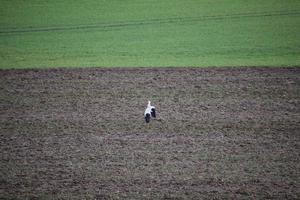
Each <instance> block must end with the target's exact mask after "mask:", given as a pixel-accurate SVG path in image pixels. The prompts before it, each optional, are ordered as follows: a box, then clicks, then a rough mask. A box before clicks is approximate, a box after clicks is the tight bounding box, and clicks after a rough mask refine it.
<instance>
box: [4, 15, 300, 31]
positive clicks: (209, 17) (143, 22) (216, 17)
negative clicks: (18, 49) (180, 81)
mask: <svg viewBox="0 0 300 200" xmlns="http://www.w3.org/2000/svg"><path fill="white" fill-rule="evenodd" d="M275 16H300V11H298V10H291V11H285V12H282V11H272V12H266V13H261V12H252V13H236V14H228V15H207V16H200V17H175V18H165V19H149V20H136V21H118V22H114V23H99V24H85V25H76V26H53V27H36V28H34V27H30V28H22V29H18V28H15V29H6V30H5V29H3V30H0V36H1V35H7V34H14V33H31V32H52V31H68V30H84V29H102V30H101V31H110V30H112V29H114V28H122V27H129V26H145V25H154V24H171V23H185V22H197V21H209V20H212V21H214V20H226V19H239V18H252V17H253V18H255V17H275Z"/></svg>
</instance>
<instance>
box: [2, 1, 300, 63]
mask: <svg viewBox="0 0 300 200" xmlns="http://www.w3.org/2000/svg"><path fill="white" fill-rule="evenodd" d="M1 4H2V5H1V8H0V13H1V17H0V55H1V61H0V68H26V67H30V68H34V67H45V68H47V67H88V66H102V67H112V66H124V67H127V66H133V67H135V66H137V67H138V66H248V65H253V66H254V65H256V66H292V65H293V66H294V65H299V64H300V53H299V52H300V37H299V32H300V26H299V24H300V2H299V1H297V0H266V1H260V0H251V1H240V0H223V1H221V0H217V1H209V0H187V1H181V0H164V1H159V0H148V1H139V0H131V1H122V0H112V1H105V0H102V1H96V0H88V1H74V0H73V1H69V0H65V1H58V0H56V1H37V0H36V1H34V0H30V1H20V0H12V1H2V2H1Z"/></svg>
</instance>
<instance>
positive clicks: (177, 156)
mask: <svg viewBox="0 0 300 200" xmlns="http://www.w3.org/2000/svg"><path fill="white" fill-rule="evenodd" d="M148 99H149V100H151V101H152V102H153V105H154V106H156V109H157V112H158V118H157V119H156V120H151V122H150V123H149V124H146V123H145V122H144V119H143V112H144V109H145V107H146V104H147V100H148ZM299 103H300V68H297V67H295V68H256V67H253V68H250V67H249V68H248V67H245V68H208V69H201V68H152V69H149V68H140V69H121V68H113V69H99V68H88V69H49V70H0V152H1V153H0V156H1V157H0V170H1V174H0V175H1V179H0V199H1V198H4V199H26V198H27V199H35V198H36V199H118V198H119V199H227V198H228V199H249V198H250V199H299V198H300V189H299V188H300V106H299Z"/></svg>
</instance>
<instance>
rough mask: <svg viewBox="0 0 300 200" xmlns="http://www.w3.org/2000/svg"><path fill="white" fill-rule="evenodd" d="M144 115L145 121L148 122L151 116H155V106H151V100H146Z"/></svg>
mask: <svg viewBox="0 0 300 200" xmlns="http://www.w3.org/2000/svg"><path fill="white" fill-rule="evenodd" d="M144 117H145V121H146V123H149V122H150V119H151V117H152V118H156V111H155V107H154V106H151V101H148V105H147V108H146V110H145V112H144Z"/></svg>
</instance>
